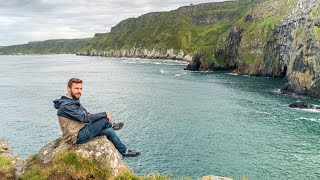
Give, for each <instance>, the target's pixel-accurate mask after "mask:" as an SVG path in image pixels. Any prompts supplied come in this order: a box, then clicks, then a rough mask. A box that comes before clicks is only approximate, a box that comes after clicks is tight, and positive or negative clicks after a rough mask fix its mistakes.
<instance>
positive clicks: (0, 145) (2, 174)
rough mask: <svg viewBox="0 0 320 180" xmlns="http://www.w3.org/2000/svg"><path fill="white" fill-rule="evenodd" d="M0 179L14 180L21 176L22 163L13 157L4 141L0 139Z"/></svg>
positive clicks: (19, 159)
mask: <svg viewBox="0 0 320 180" xmlns="http://www.w3.org/2000/svg"><path fill="white" fill-rule="evenodd" d="M0 164H1V168H0V179H2V178H4V179H16V178H17V177H19V175H20V174H21V171H22V169H23V166H24V161H23V160H22V159H21V158H19V157H17V156H15V155H14V154H13V152H12V150H11V148H10V146H9V144H8V142H7V141H6V140H4V139H0Z"/></svg>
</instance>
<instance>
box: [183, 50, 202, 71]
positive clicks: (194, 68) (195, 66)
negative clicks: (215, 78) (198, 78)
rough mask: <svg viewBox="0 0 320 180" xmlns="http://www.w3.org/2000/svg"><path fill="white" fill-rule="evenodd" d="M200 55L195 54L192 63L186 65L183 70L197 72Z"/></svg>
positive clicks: (199, 64)
mask: <svg viewBox="0 0 320 180" xmlns="http://www.w3.org/2000/svg"><path fill="white" fill-rule="evenodd" d="M202 55H203V54H202V53H198V54H196V55H195V56H194V57H193V58H192V61H191V62H190V63H189V64H188V65H187V67H186V68H185V69H184V70H189V71H198V70H199V68H200V66H201V61H200V59H201V57H202Z"/></svg>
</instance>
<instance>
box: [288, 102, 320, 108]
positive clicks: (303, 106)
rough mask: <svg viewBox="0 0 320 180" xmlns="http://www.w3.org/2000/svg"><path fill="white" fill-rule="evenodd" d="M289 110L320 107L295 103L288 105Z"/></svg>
mask: <svg viewBox="0 0 320 180" xmlns="http://www.w3.org/2000/svg"><path fill="white" fill-rule="evenodd" d="M289 107H290V108H299V109H320V107H318V106H315V105H312V104H307V103H304V102H295V103H292V104H289Z"/></svg>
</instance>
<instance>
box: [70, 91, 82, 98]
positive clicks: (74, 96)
mask: <svg viewBox="0 0 320 180" xmlns="http://www.w3.org/2000/svg"><path fill="white" fill-rule="evenodd" d="M78 94H80V93H78ZM71 97H72V99H75V100H78V99H79V98H80V97H81V94H80V96H79V98H78V97H77V96H76V94H75V93H73V92H72V91H71Z"/></svg>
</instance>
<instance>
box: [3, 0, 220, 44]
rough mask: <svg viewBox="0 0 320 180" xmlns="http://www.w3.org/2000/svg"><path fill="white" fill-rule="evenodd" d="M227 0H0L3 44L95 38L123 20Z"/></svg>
mask: <svg viewBox="0 0 320 180" xmlns="http://www.w3.org/2000/svg"><path fill="white" fill-rule="evenodd" d="M218 1H224V0H0V46H5V45H13V44H24V43H27V42H29V41H39V40H47V39H57V38H67V39H70V38H86V37H93V35H94V34H95V33H98V32H100V33H101V32H109V31H110V29H111V27H113V26H115V25H116V24H117V23H119V22H120V21H121V20H124V19H127V18H130V17H138V16H140V15H142V14H145V13H148V12H154V11H169V10H173V9H176V8H178V7H180V6H185V5H189V4H191V3H192V4H199V3H206V2H218Z"/></svg>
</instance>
